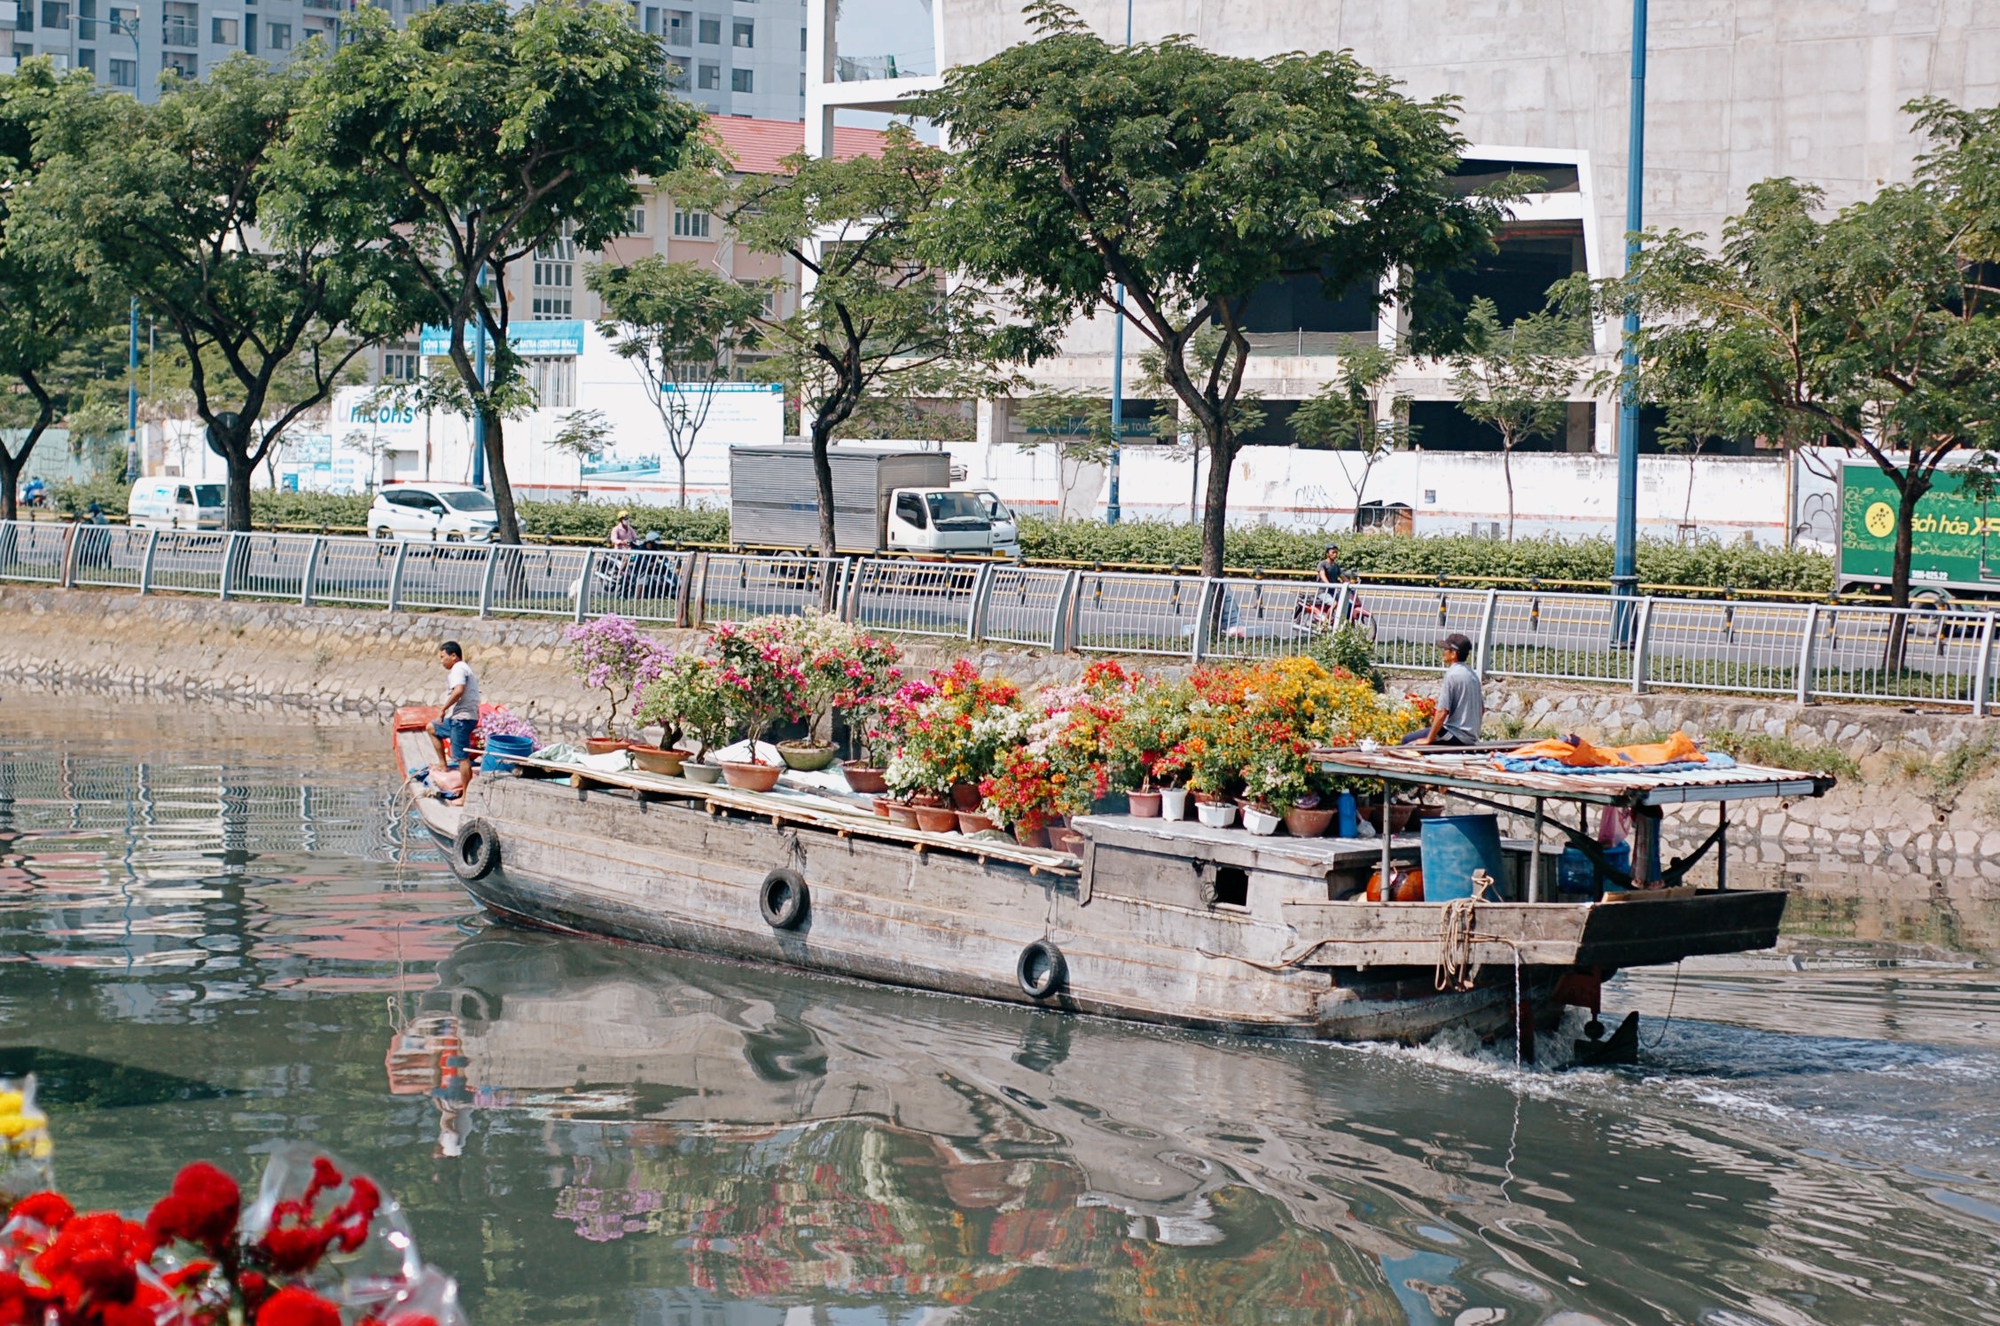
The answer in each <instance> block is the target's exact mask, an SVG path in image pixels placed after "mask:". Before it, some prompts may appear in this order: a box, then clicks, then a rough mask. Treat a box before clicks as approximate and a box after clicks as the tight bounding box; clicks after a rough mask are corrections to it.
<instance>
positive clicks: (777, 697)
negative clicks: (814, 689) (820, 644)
mask: <svg viewBox="0 0 2000 1326" xmlns="http://www.w3.org/2000/svg"><path fill="white" fill-rule="evenodd" d="M785 629H786V623H785V620H784V619H783V618H781V617H767V618H765V619H764V620H763V621H760V622H754V623H752V624H751V625H749V626H739V625H738V624H736V623H735V622H724V623H723V624H722V625H720V626H718V627H716V628H715V630H714V632H713V633H711V634H710V636H709V643H710V644H712V645H713V646H714V647H715V652H716V657H717V659H718V661H719V662H718V666H719V669H720V680H721V684H722V695H723V704H724V707H725V708H726V709H727V710H728V711H729V719H730V726H731V727H732V728H734V729H735V730H736V731H739V732H741V733H742V734H743V735H744V738H745V739H746V740H748V741H749V743H750V761H749V762H750V763H751V764H762V763H764V759H763V757H762V756H761V755H760V754H759V753H758V751H757V743H758V742H760V741H762V740H763V738H764V734H765V733H766V732H769V731H770V730H771V727H772V725H773V724H775V723H776V722H777V721H778V720H779V719H781V718H797V717H803V716H804V713H805V710H804V708H803V707H802V706H803V702H804V696H805V693H806V677H805V670H804V669H803V668H801V667H800V666H799V661H798V656H797V654H796V652H795V651H794V650H792V649H790V648H788V647H787V645H786V641H785V638H784V633H785Z"/></svg>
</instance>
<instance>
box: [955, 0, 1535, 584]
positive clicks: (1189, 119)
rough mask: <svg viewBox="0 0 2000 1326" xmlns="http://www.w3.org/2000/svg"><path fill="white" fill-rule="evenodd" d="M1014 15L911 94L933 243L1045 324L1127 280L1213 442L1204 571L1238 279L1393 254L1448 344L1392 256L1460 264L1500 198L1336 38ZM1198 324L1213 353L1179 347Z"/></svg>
mask: <svg viewBox="0 0 2000 1326" xmlns="http://www.w3.org/2000/svg"><path fill="white" fill-rule="evenodd" d="M1028 13H1029V17H1030V20H1031V22H1032V23H1033V24H1034V25H1035V28H1036V30H1037V32H1038V33H1039V37H1038V39H1037V40H1034V41H1030V42H1025V43H1023V44H1021V45H1017V46H1014V47H1012V48H1010V49H1008V50H1006V51H1003V52H1001V53H1000V54H998V55H996V56H993V57H992V58H991V59H988V60H986V61H985V62H983V63H981V64H979V65H975V66H970V67H964V68H960V69H956V70H954V71H952V72H951V73H949V74H947V75H946V76H945V85H944V87H943V89H942V90H941V91H939V92H937V93H935V94H932V95H930V96H927V97H924V98H921V99H919V100H918V102H917V103H916V106H915V109H916V111H917V113H919V114H922V115H926V116H928V117H930V118H932V119H934V120H937V121H939V122H940V123H945V124H948V125H949V126H950V132H951V136H952V142H953V145H954V147H955V148H957V149H959V154H958V155H957V156H956V157H954V162H955V165H954V174H955V176H956V177H957V179H956V185H955V187H954V189H953V195H954V197H953V202H952V206H951V207H950V208H949V209H948V215H947V221H946V226H945V236H944V238H945V243H944V245H943V251H944V252H947V253H949V255H950V256H951V259H952V261H953V263H954V265H955V266H957V267H959V268H962V269H963V270H965V271H966V272H967V273H969V274H970V275H971V276H972V277H973V278H974V279H977V280H981V281H985V282H989V283H991V284H992V285H994V286H995V287H998V288H1002V289H1005V290H1006V291H1007V292H1008V293H1009V295H1010V297H1011V298H1012V299H1013V300H1014V301H1015V303H1016V305H1017V307H1018V309H1019V311H1020V312H1021V313H1022V314H1023V315H1024V316H1025V318H1026V320H1027V321H1028V323H1029V324H1030V325H1031V326H1033V327H1036V328H1039V329H1042V330H1044V331H1045V332H1046V333H1053V332H1054V331H1055V330H1057V329H1061V328H1065V327H1068V326H1069V325H1071V324H1072V323H1074V322H1075V321H1077V320H1078V319H1080V318H1087V317H1091V316H1093V315H1095V314H1097V313H1102V312H1109V311H1112V310H1113V309H1115V308H1116V301H1117V287H1118V286H1119V285H1120V284H1122V285H1123V286H1124V288H1125V304H1126V310H1127V313H1126V316H1128V317H1129V318H1130V319H1131V321H1132V324H1133V326H1134V327H1135V328H1136V329H1137V330H1138V332H1139V333H1140V334H1141V335H1142V336H1144V337H1145V338H1146V339H1147V340H1148V341H1149V342H1151V344H1152V347H1153V348H1154V349H1155V350H1156V351H1157V352H1158V353H1159V354H1160V356H1161V361H1162V375H1163V377H1164V379H1165V381H1166V383H1167V385H1168V386H1169V387H1170V388H1171V389H1172V393H1173V395H1174V397H1175V398H1176V399H1177V400H1178V401H1179V402H1180V404H1181V406H1182V408H1183V410H1184V411H1185V413H1186V416H1187V417H1186V418H1185V419H1184V420H1183V423H1184V424H1185V425H1191V426H1192V427H1191V430H1190V431H1192V432H1195V433H1197V434H1199V435H1200V436H1201V438H1202V441H1203V445H1204V449H1205V450H1206V452H1207V454H1208V458H1209V462H1210V464H1209V471H1208V488H1207V497H1206V503H1205V507H1204V512H1203V530H1204V533H1203V541H1202V570H1203V573H1204V574H1208V575H1216V574H1219V573H1220V572H1221V570H1222V554H1223V532H1224V529H1225V526H1226V524H1227V516H1228V498H1229V474H1230V469H1231V462H1233V461H1234V460H1235V457H1236V452H1237V449H1238V447H1239V446H1240V445H1241V443H1240V437H1241V434H1242V431H1244V430H1243V429H1242V426H1241V424H1240V422H1239V421H1238V420H1237V418H1236V417H1235V409H1236V407H1237V404H1238V401H1239V399H1240V397H1241V394H1242V389H1243V379H1244V374H1245V370H1246V368H1247V367H1248V361H1249V356H1250V342H1249V340H1248V337H1247V335H1246V333H1245V330H1244V325H1243V317H1244V313H1245V310H1246V308H1247V306H1248V304H1249V301H1250V297H1251V295H1252V294H1253V293H1254V292H1255V291H1256V290H1257V288H1258V287H1259V286H1261V285H1263V284H1264V283H1265V282H1266V281H1269V280H1272V279H1274V278H1278V277H1282V276H1286V275H1290V274H1295V273H1312V274H1315V275H1317V276H1318V277H1319V278H1320V280H1321V281H1322V282H1323V283H1324V286H1325V288H1326V289H1327V290H1328V291H1330V292H1334V293H1339V292H1344V291H1346V290H1348V289H1349V288H1351V287H1352V286H1353V285H1354V284H1355V283H1356V282H1362V281H1366V282H1374V281H1377V280H1378V279H1379V278H1380V277H1381V276H1382V275H1383V274H1384V273H1397V274H1398V275H1397V277H1396V279H1395V280H1394V281H1393V283H1392V286H1393V290H1392V294H1393V296H1394V297H1395V298H1398V299H1400V300H1401V301H1402V302H1403V303H1404V305H1405V306H1406V307H1407V308H1408V309H1409V311H1410V314H1411V334H1410V346H1411V349H1412V350H1415V351H1419V352H1432V351H1437V350H1440V349H1450V348H1452V346H1453V343H1454V337H1455V334H1456V327H1457V320H1456V318H1455V317H1453V316H1451V315H1450V311H1449V309H1448V307H1446V306H1447V305H1448V303H1449V300H1448V297H1447V296H1444V295H1443V294H1442V289H1441V283H1435V282H1432V283H1424V284H1421V285H1420V284H1419V283H1417V282H1415V281H1414V280H1412V279H1410V278H1409V277H1408V276H1407V272H1409V271H1410V270H1413V269H1414V270H1425V271H1443V270H1447V269H1450V268H1453V267H1457V266H1459V265H1462V264H1463V263H1464V262H1466V261H1467V260H1468V259H1470V258H1471V257H1472V256H1473V255H1474V254H1476V253H1479V252H1481V251H1483V250H1485V249H1486V248H1487V247H1488V246H1489V245H1490V244H1491V242H1492V237H1493V235H1494V234H1495V233H1496V232H1497V230H1498V228H1499V226H1500V224H1501V222H1502V220H1503V219H1504V210H1503V208H1502V206H1501V205H1500V203H1499V202H1498V201H1497V200H1496V199H1494V198H1490V197H1485V196H1477V197H1463V196H1460V195H1458V194H1457V193H1455V192H1454V191H1453V190H1452V188H1451V186H1450V181H1449V179H1448V173H1449V171H1450V170H1451V168H1452V167H1453V166H1454V165H1455V164H1456V162H1457V160H1458V151H1459V149H1460V147H1461V146H1462V145H1463V144H1462V140H1461V139H1460V138H1459V137H1458V136H1457V135H1456V134H1455V133H1454V132H1453V131H1452V127H1451V125H1452V106H1453V103H1452V102H1451V101H1450V100H1449V99H1434V100H1430V101H1415V100H1411V99H1409V98H1407V97H1404V96H1401V95H1399V94H1398V93H1397V92H1396V91H1395V89H1394V85H1393V82H1392V80H1390V79H1388V78H1386V77H1384V76H1382V75H1380V74H1376V73H1374V72H1372V71H1370V70H1368V69H1366V68H1364V67H1362V66H1361V65H1360V64H1359V63H1357V62H1356V61H1355V60H1354V58H1353V57H1352V56H1351V55H1348V54H1346V53H1344V52H1340V53H1336V52H1321V53H1319V54H1315V55H1303V54H1296V53H1294V54H1288V55H1281V56H1274V57H1272V58H1270V59H1267V60H1248V59H1239V58H1234V57H1230V56H1223V55H1216V54H1213V53H1211V52H1209V51H1205V50H1202V49H1201V48H1200V47H1198V46H1196V45H1195V44H1194V43H1193V42H1192V41H1190V40H1188V39H1186V38H1178V37H1176V38H1169V39H1167V40H1165V41H1163V42H1160V43H1158V44H1156V45H1135V46H1132V47H1130V48H1124V47H1120V46H1116V45H1112V44H1110V43H1107V42H1105V41H1103V40H1102V39H1100V38H1099V37H1097V36H1096V35H1095V34H1093V33H1092V32H1090V31H1089V29H1088V28H1086V27H1085V26H1084V24H1083V23H1082V22H1081V21H1080V20H1078V18H1077V17H1076V15H1075V14H1074V13H1073V12H1072V11H1070V10H1069V9H1067V8H1066V7H1064V6H1063V5H1061V4H1059V3H1056V2H1055V0H1036V2H1035V3H1033V4H1031V5H1030V6H1029V7H1028ZM1210 327H1213V328H1216V329H1217V330H1218V331H1219V332H1220V334H1221V345H1222V349H1221V352H1220V353H1219V354H1217V355H1215V356H1213V357H1209V356H1196V355H1192V354H1190V348H1191V343H1192V342H1193V341H1194V339H1195V337H1196V335H1197V334H1198V333H1199V332H1200V331H1202V330H1203V329H1204V328H1210Z"/></svg>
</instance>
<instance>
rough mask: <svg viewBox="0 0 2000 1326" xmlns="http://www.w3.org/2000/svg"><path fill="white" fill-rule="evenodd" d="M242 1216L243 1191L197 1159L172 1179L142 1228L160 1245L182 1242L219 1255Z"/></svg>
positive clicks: (209, 1165)
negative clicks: (185, 1241)
mask: <svg viewBox="0 0 2000 1326" xmlns="http://www.w3.org/2000/svg"><path fill="white" fill-rule="evenodd" d="M242 1213H243V1190H242V1189H240V1188H238V1187H237V1186H236V1180H234V1179H232V1178H230V1177H229V1176H228V1175H227V1174H224V1173H223V1172H222V1171H221V1170H219V1169H217V1168H216V1167H215V1166H213V1165H211V1164H209V1163H208V1162H207V1161H203V1160H198V1161H196V1162H195V1163H194V1164H192V1165H189V1166H187V1167H186V1168H184V1169H182V1170H181V1172H180V1173H179V1174H177V1175H175V1176H174V1186H173V1190H172V1191H171V1192H169V1193H168V1194H167V1195H166V1196H165V1197H162V1198H161V1199H160V1200H159V1201H158V1202H156V1203H154V1205H153V1210H152V1213H151V1214H150V1215H148V1216H147V1217H146V1228H147V1230H149V1231H150V1232H151V1233H152V1235H153V1237H154V1238H155V1239H158V1240H159V1241H160V1242H162V1243H165V1242H168V1241H169V1240H172V1239H185V1240H187V1241H188V1242H189V1243H196V1244H199V1245H201V1246H202V1247H204V1248H206V1249H207V1250H208V1251H209V1252H211V1253H217V1254H219V1253H220V1252H221V1251H222V1248H223V1246H224V1245H225V1244H226V1243H228V1242H229V1241H230V1239H232V1238H234V1237H235V1235H236V1218H237V1217H238V1216H240V1215H241V1214H242Z"/></svg>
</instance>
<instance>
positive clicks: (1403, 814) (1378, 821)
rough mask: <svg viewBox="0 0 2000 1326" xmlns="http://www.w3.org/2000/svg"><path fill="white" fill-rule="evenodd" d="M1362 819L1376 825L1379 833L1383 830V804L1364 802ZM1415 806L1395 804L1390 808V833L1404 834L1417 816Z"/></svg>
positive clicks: (1361, 807)
mask: <svg viewBox="0 0 2000 1326" xmlns="http://www.w3.org/2000/svg"><path fill="white" fill-rule="evenodd" d="M1359 809H1360V812H1361V818H1362V819H1364V820H1367V821H1368V822H1369V823H1370V824H1372V825H1374V826H1375V828H1376V830H1377V832H1379V831H1380V830H1381V828H1382V803H1381V802H1379V801H1367V802H1363V803H1362V804H1361V806H1360V807H1359ZM1416 813H1417V808H1416V807H1415V806H1399V805H1396V804H1394V803H1393V802H1392V803H1391V804H1390V806H1389V832H1390V833H1402V832H1404V831H1405V830H1407V829H1408V828H1409V827H1410V820H1411V819H1412V818H1413V817H1414V816H1415V815H1416Z"/></svg>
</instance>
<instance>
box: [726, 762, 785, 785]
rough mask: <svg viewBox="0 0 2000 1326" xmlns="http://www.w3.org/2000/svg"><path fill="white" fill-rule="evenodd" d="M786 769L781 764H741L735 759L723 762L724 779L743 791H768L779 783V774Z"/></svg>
mask: <svg viewBox="0 0 2000 1326" xmlns="http://www.w3.org/2000/svg"><path fill="white" fill-rule="evenodd" d="M784 771H785V769H784V766H783V765H780V764H739V763H737V762H736V761H735V760H724V761H723V762H722V781H723V782H725V783H728V784H729V785H730V786H731V787H733V788H736V789H738V790H739V791H743V792H768V791H770V790H771V789H772V788H774V787H776V786H777V785H778V775H779V774H781V773H783V772H784Z"/></svg>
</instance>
